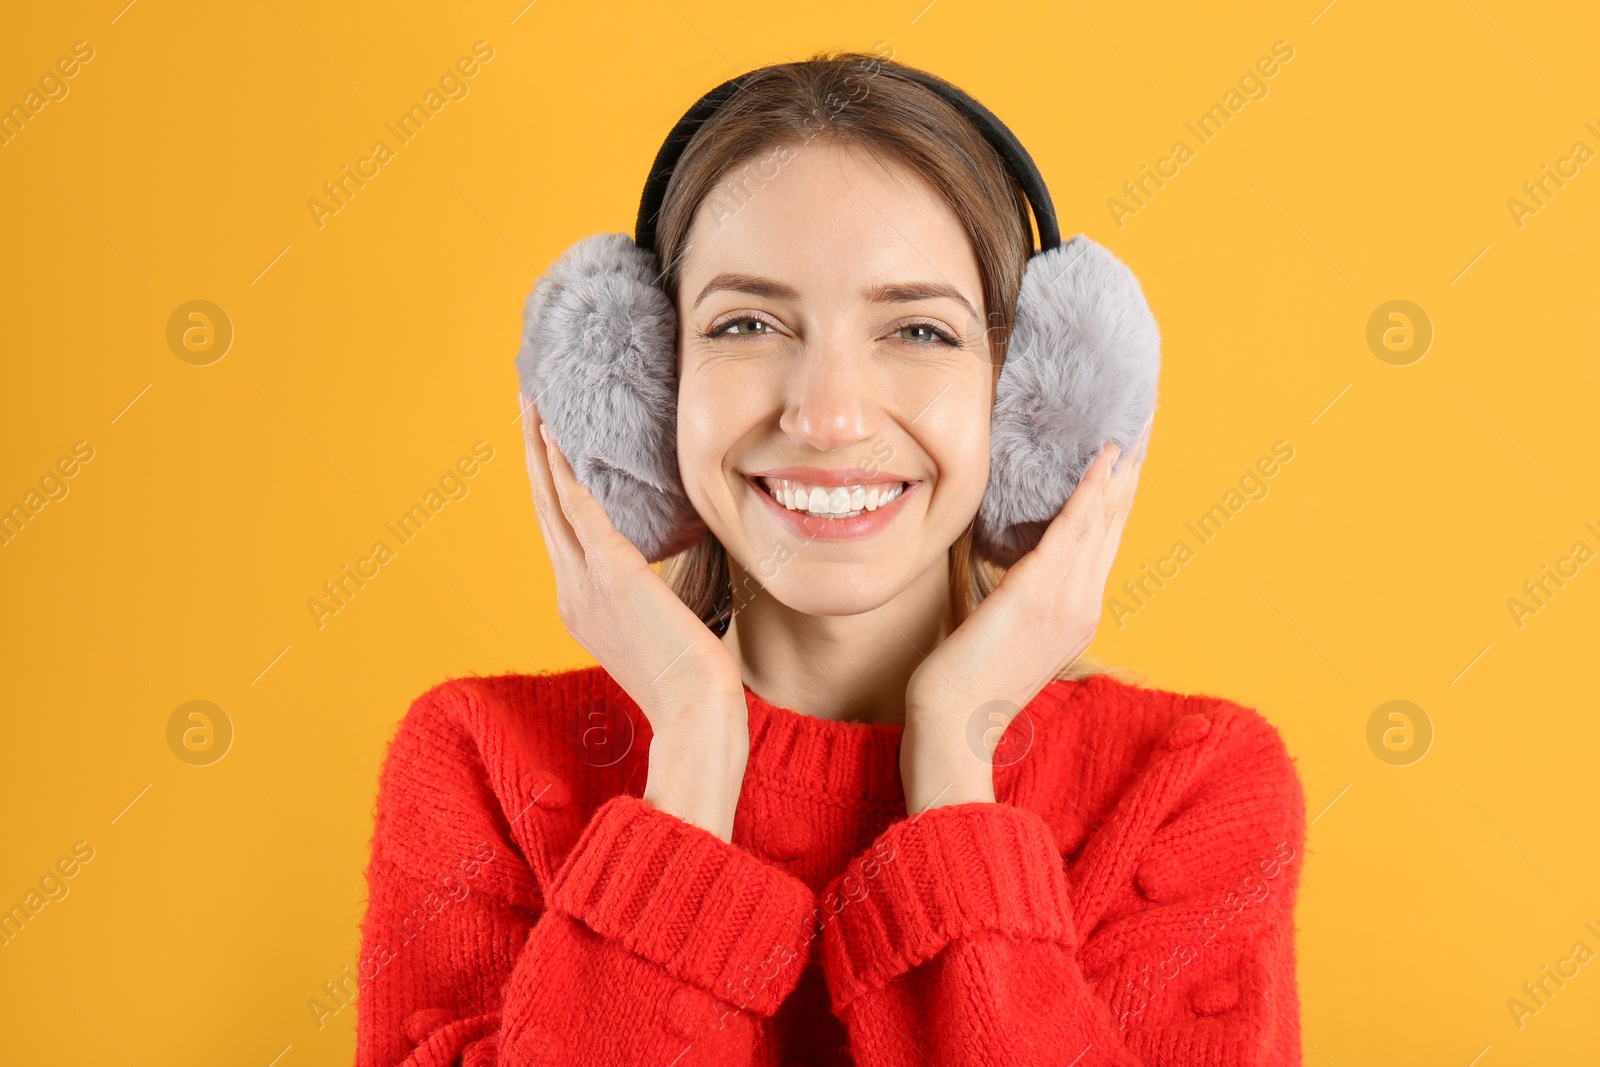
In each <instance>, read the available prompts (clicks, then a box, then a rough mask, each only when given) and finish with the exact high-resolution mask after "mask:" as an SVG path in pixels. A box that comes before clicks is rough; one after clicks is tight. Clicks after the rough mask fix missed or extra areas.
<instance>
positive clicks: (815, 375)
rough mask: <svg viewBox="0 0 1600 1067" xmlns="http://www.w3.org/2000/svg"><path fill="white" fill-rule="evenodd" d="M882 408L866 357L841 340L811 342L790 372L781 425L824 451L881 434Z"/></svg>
mask: <svg viewBox="0 0 1600 1067" xmlns="http://www.w3.org/2000/svg"><path fill="white" fill-rule="evenodd" d="M881 415H882V412H881V409H880V407H879V404H878V399H877V395H876V393H875V392H874V390H873V388H872V384H871V382H870V381H869V380H868V379H867V376H866V375H865V373H864V366H863V363H862V356H861V354H860V353H858V352H856V351H854V350H853V349H852V348H851V346H850V345H849V344H848V343H845V342H843V341H839V340H833V341H827V342H821V343H815V344H808V345H807V346H806V347H805V350H804V351H803V352H802V353H801V356H800V359H799V361H798V363H797V364H796V365H795V366H794V368H793V370H792V371H791V372H790V375H789V381H788V387H787V396H786V400H785V405H784V410H783V417H782V418H781V419H780V420H779V422H778V425H779V428H780V429H782V430H783V432H784V433H786V434H788V435H789V436H791V437H793V438H795V439H797V440H800V441H804V442H806V443H807V444H809V445H811V446H812V447H813V448H815V449H817V450H818V451H821V452H833V451H837V450H838V449H841V448H844V447H846V446H848V445H851V444H854V443H855V442H857V441H862V440H866V439H868V438H870V437H872V436H873V435H874V434H876V433H877V432H878V429H879V421H880V419H881Z"/></svg>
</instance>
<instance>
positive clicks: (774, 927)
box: [357, 53, 1304, 1067]
mask: <svg viewBox="0 0 1600 1067" xmlns="http://www.w3.org/2000/svg"><path fill="white" fill-rule="evenodd" d="M899 69H900V68H898V67H897V65H895V64H893V63H892V62H885V61H883V60H879V59H874V58H873V57H868V56H864V55H860V54H855V53H847V54H844V55H838V56H834V57H826V56H818V57H815V58H813V59H811V60H808V61H806V62H802V63H792V64H780V65H777V66H774V67H770V68H765V69H764V71H763V77H762V78H758V79H756V80H754V81H752V82H751V83H750V84H749V85H747V86H745V87H744V88H742V89H741V90H740V94H739V98H738V99H737V100H731V101H729V102H728V103H727V104H726V105H725V106H724V108H723V109H722V112H721V113H720V115H719V119H718V120H717V121H716V122H713V123H708V124H707V125H706V126H705V127H704V128H703V129H702V130H701V132H700V133H698V134H697V135H696V139H697V141H699V142H700V143H698V144H696V145H695V147H694V149H693V150H691V151H687V152H686V153H685V155H684V158H683V162H682V163H681V164H680V166H679V167H678V169H677V171H676V172H675V173H674V175H673V178H672V183H671V185H670V186H669V187H668V193H667V199H666V202H665V205H664V208H663V211H662V213H661V217H660V221H659V226H658V229H657V234H656V246H657V248H658V250H659V251H660V254H661V263H662V264H663V265H664V268H663V278H662V282H663V285H664V286H665V288H666V290H667V292H668V293H670V294H671V296H672V299H673V304H674V306H675V307H676V309H677V314H678V330H679V333H678V353H677V354H678V368H677V369H678V380H679V386H678V388H679V393H678V431H679V432H678V466H679V469H680V471H681V473H682V476H683V482H684V486H685V489H686V490H687V493H688V496H689V498H690V500H691V501H692V503H693V505H694V508H695V510H696V512H697V513H698V514H699V516H700V518H701V519H703V520H704V523H705V526H706V528H707V530H708V533H707V535H706V537H705V539H704V540H703V541H701V542H700V543H699V544H698V545H696V546H694V547H692V548H690V549H688V550H687V551H685V552H683V553H681V554H679V555H677V556H675V557H674V558H672V559H670V560H668V561H667V562H666V563H665V564H664V565H663V567H662V569H661V572H660V574H659V575H658V574H657V572H656V571H655V570H653V569H652V568H651V567H650V565H649V564H648V563H647V562H646V560H645V558H644V557H643V556H642V555H641V554H640V553H639V551H638V550H637V549H636V548H635V547H634V546H633V544H631V543H630V542H629V541H628V540H627V539H626V538H624V537H623V536H621V535H620V534H619V533H618V532H617V530H616V529H615V527H614V526H613V525H612V523H611V521H610V520H609V518H608V516H607V513H606V512H605V511H604V510H603V509H602V507H601V506H600V504H599V503H598V502H597V500H596V499H595V497H594V496H593V495H591V494H590V492H589V491H588V490H587V489H586V488H585V487H584V486H583V485H582V484H580V483H579V482H578V480H577V479H576V477H575V476H574V474H573V471H572V468H571V466H570V465H569V463H568V462H567V459H566V457H565V456H564V455H563V454H562V452H561V451H560V449H559V448H557V447H556V445H555V442H554V440H553V439H552V438H551V437H550V436H549V435H548V434H547V433H546V432H545V431H544V426H543V424H542V423H541V422H540V420H539V417H538V412H537V410H536V408H535V406H534V403H533V402H532V401H531V400H530V399H529V398H527V397H524V398H523V401H522V402H523V421H524V432H525V434H526V436H527V441H528V468H529V476H530V482H531V485H532V490H533V497H534V503H535V506H536V511H537V515H538V523H539V529H540V533H541V535H542V537H543V539H544V543H545V547H546V550H547V551H548V552H549V555H550V558H551V562H552V566H553V568H554V570H555V576H556V584H557V608H558V611H559V613H560V617H561V619H562V622H563V623H564V624H565V626H566V627H567V629H568V631H569V632H570V633H571V634H572V635H573V637H574V638H575V639H576V640H577V641H578V642H579V643H581V644H582V645H583V646H584V648H586V649H587V650H588V651H589V652H590V654H591V655H593V657H594V658H595V660H596V662H597V664H598V666H596V667H592V668H588V669H583V670H575V671H569V672H566V673H562V674H556V675H539V676H527V675H515V674H509V675H502V676H498V677H491V678H478V677H472V678H463V679H456V680H453V681H449V682H446V683H443V684H441V685H439V686H437V687H435V688H434V689H432V690H430V691H429V692H427V693H425V694H423V696H421V697H420V698H419V699H418V700H417V701H416V703H415V704H414V705H413V706H412V708H411V709H410V712H409V714H408V715H407V716H406V717H405V719H404V721H403V722H402V723H401V725H400V728H399V731H398V733H397V735H396V737H395V739H394V740H393V742H392V743H391V746H390V750H389V753H388V757H387V760H386V763H385V767H384V771H383V775H382V781H381V785H380V796H379V801H378V809H377V819H376V828H375V834H374V838H373V856H372V862H371V865H370V867H369V870H368V881H369V886H370V889H371V896H370V904H369V910H368V913H367V915H366V918H365V920H364V923H363V927H362V937H363V955H362V960H361V968H360V993H359V996H360V1012H359V1016H360V1020H359V1029H358V1054H357V1062H358V1063H359V1064H361V1065H363V1067H377V1065H380V1064H381V1065H390V1064H397V1063H406V1064H412V1065H422V1064H454V1063H462V1064H468V1065H471V1064H502V1063H503V1064H508V1065H532V1064H661V1065H663V1067H666V1065H681V1067H688V1065H690V1064H772V1065H779V1064H789V1063H816V1064H849V1063H854V1064H859V1065H869V1067H890V1065H901V1064H905V1065H910V1064H925V1063H933V1064H940V1065H947V1064H949V1065H954V1064H1041V1063H1060V1064H1078V1065H1081V1067H1090V1065H1097V1064H1118V1065H1135V1064H1202V1063H1204V1064H1211V1065H1233V1064H1274V1065H1278V1064H1290V1063H1295V1064H1298V1063H1300V1062H1301V1060H1300V1037H1299V1030H1298V1015H1299V1012H1298V1003H1297V999H1296V989H1295V976H1294V931H1293V905H1294V898H1295V889H1296V885H1297V882H1298V877H1299V869H1300V855H1301V851H1302V844H1303V838H1304V802H1303V797H1302V794H1301V789H1300V783H1299V780H1298V777H1297V775H1296V772H1295V770H1294V767H1293V763H1292V760H1291V759H1290V757H1289V756H1288V754H1287V753H1286V751H1285V748H1284V745H1283V743H1282V741H1281V739H1280V738H1279V736H1278V734H1277V733H1276V731H1275V730H1274V729H1273V728H1272V727H1271V726H1270V725H1269V724H1268V723H1267V722H1266V721H1265V720H1264V719H1263V718H1262V717H1260V716H1259V715H1258V714H1256V713H1255V712H1254V711H1252V710H1249V709H1247V708H1243V707H1240V706H1239V705H1236V704H1233V703H1231V702H1229V701H1226V700H1223V699H1220V698H1215V697H1209V696H1198V695H1183V694H1178V693H1171V692H1164V691H1160V690H1154V689H1146V688H1142V687H1139V686H1137V685H1134V684H1131V683H1129V682H1128V681H1126V680H1122V679H1119V678H1117V677H1115V676H1113V675H1111V674H1109V673H1106V672H1104V671H1101V670H1098V669H1096V668H1095V667H1094V666H1093V665H1092V664H1090V663H1088V662H1087V661H1086V660H1084V659H1083V658H1082V653H1083V651H1084V650H1085V648H1086V647H1087V646H1088V644H1089V641H1090V638H1091V637H1092V635H1093V633H1094V631H1095V627H1096V625H1097V622H1098V619H1099V615H1100V600H1101V596H1102V592H1103V589H1104V586H1105V581H1106V577H1107V574H1108V572H1109V569H1110V566H1111V561H1112V559H1113V557H1114V555H1115V552H1116V548H1117V544H1118V541H1119V539H1120V536H1121V532H1122V529H1123V525H1124V523H1125V521H1126V518H1127V514H1128V510H1129V507H1130V506H1131V504H1132V500H1133V495H1134V488H1135V485H1136V483H1137V479H1138V471H1139V467H1140V462H1141V460H1142V451H1143V446H1144V440H1145V438H1144V437H1141V439H1140V441H1139V443H1138V446H1137V447H1136V448H1134V449H1131V450H1130V451H1131V453H1132V454H1131V455H1130V456H1128V457H1126V458H1124V457H1122V456H1121V455H1119V453H1118V450H1117V449H1116V448H1115V447H1114V446H1108V447H1107V448H1106V449H1104V450H1103V452H1102V454H1100V455H1099V456H1098V457H1097V458H1096V460H1095V462H1094V463H1093V465H1092V466H1091V467H1090V468H1089V470H1088V473H1087V474H1086V475H1085V477H1084V478H1083V479H1082V481H1081V483H1080V484H1079V486H1078V488H1077V489H1076V490H1075V491H1074V493H1073V494H1072V497H1071V499H1070V500H1069V501H1068V502H1067V504H1066V506H1065V507H1064V508H1063V509H1062V511H1061V513H1060V514H1059V516H1058V517H1057V518H1056V519H1055V520H1054V521H1053V522H1051V523H1050V524H1049V526H1048V528H1047V530H1046V531H1045V532H1044V535H1043V538H1042V540H1041V541H1040V543H1039V545H1038V547H1037V548H1036V549H1034V550H1033V551H1032V552H1030V553H1028V554H1027V555H1025V556H1023V557H1022V558H1021V559H1020V560H1019V561H1018V562H1017V563H1016V564H1015V565H1013V566H1012V567H1011V568H1009V570H1006V571H1004V572H1001V571H1000V570H999V569H998V568H994V567H992V566H989V565H987V564H984V563H983V562H982V561H980V560H978V559H976V558H975V557H974V556H973V555H972V553H971V552H970V544H971V533H972V522H973V518H974V515H975V513H976V511H977V508H978V504H979V501H980V499H981V498H982V496H983V493H984V489H985V484H986V481H987V478H988V474H989V466H988V464H989V459H988V457H989V455H990V450H989V428H990V408H991V405H992V403H993V400H994V395H995V385H996V380H997V377H998V374H999V370H1000V367H1001V366H1002V364H1003V362H1004V355H1005V352H1004V346H1005V339H1006V330H1005V329H1003V328H1002V329H998V330H996V329H993V328H991V326H992V324H994V323H997V322H998V323H1000V324H1002V325H1003V324H1006V323H1009V322H1010V321H1011V320H1012V315H1013V313H1014V312H1015V309H1016V301H1017V293H1018V288H1019V283H1020V278H1021V274H1022V269H1023V266H1024V265H1025V262H1026V260H1027V258H1028V254H1029V251H1030V250H1031V234H1030V231H1029V228H1028V225H1029V224H1028V219H1027V214H1026V208H1025V206H1024V202H1023V201H1022V200H1021V199H1020V198H1019V196H1018V194H1017V192H1016V190H1015V186H1014V184H1013V182H1012V180H1011V179H1010V178H1009V177H1008V175H1007V172H1006V171H1005V169H1004V165H1003V163H1002V161H1001V159H1000V157H999V156H998V154H997V153H996V152H995V151H994V149H993V148H991V147H990V146H989V144H988V143H987V142H986V141H985V140H984V138H983V137H982V136H981V135H980V134H979V133H978V132H977V131H976V130H975V128H974V127H973V126H972V124H971V123H970V122H969V121H968V120H966V119H965V118H963V117H962V116H961V115H960V114H959V113H958V112H956V111H954V110H953V109H951V108H950V107H948V106H947V105H945V104H943V103H942V102H941V101H939V100H938V98H937V97H936V96H934V94H932V93H931V92H929V90H928V89H926V88H925V87H923V86H921V85H919V84H918V83H916V82H914V81H912V80H910V79H907V78H903V77H900V76H899V75H898V74H897V71H898V70H899ZM863 72H869V76H870V81H869V82H868V83H866V84H867V86H868V89H867V93H866V95H865V97H863V96H862V94H861V93H860V92H859V89H860V87H861V85H862V84H863V83H862V81H861V78H862V76H863ZM846 98H848V99H849V101H850V103H849V104H847V105H846V106H843V107H838V106H832V105H830V104H828V103H826V102H837V101H840V100H844V99H846ZM702 139H703V140H702ZM775 146H777V147H781V148H782V149H783V151H782V152H780V153H777V154H776V155H774V151H773V150H774V148H775ZM773 158H776V159H779V160H781V166H780V167H779V168H778V170H777V172H776V173H775V174H773V173H772V168H771V167H770V166H768V167H766V168H764V169H763V172H762V173H763V180H762V182H761V184H760V185H759V186H758V187H757V186H752V185H751V184H750V183H742V184H739V185H738V186H737V188H738V190H739V192H740V195H738V196H735V197H730V196H728V195H725V194H726V193H727V192H728V190H729V189H730V188H733V186H731V185H730V184H729V181H730V176H737V175H738V174H739V168H741V167H743V166H745V165H746V164H748V163H749V162H750V161H752V160H757V159H773ZM1148 432H1149V428H1148V424H1147V426H1146V429H1145V434H1146V435H1148Z"/></svg>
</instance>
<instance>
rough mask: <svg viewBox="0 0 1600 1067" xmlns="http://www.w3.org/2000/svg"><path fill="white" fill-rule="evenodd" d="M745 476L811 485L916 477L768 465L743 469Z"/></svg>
mask: <svg viewBox="0 0 1600 1067" xmlns="http://www.w3.org/2000/svg"><path fill="white" fill-rule="evenodd" d="M744 476H745V477H746V478H787V479H788V480H789V481H792V482H810V483H811V484H812V485H881V484H883V483H884V482H889V483H891V484H892V483H894V482H910V483H911V484H913V485H915V484H916V482H917V479H915V478H913V477H911V476H910V475H909V474H896V473H895V472H894V471H874V472H873V473H871V474H868V473H867V472H866V471H864V470H862V469H861V468H860V467H806V466H799V467H768V468H766V469H765V470H759V471H745V472H744Z"/></svg>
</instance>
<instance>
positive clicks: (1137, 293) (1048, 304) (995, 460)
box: [973, 234, 1161, 566]
mask: <svg viewBox="0 0 1600 1067" xmlns="http://www.w3.org/2000/svg"><path fill="white" fill-rule="evenodd" d="M1160 367H1161V335H1160V332H1159V331H1158V330H1157V328H1156V321H1155V318H1154V317H1153V316H1152V315H1151V314H1150V307H1149V305H1148V304H1146V303H1145V299H1144V292H1143V291H1142V290H1141V289H1140V288H1139V281H1138V279H1137V278H1135V277H1134V275H1133V272H1132V271H1131V270H1129V269H1128V268H1127V266H1126V265H1124V264H1123V263H1122V261H1121V260H1119V259H1117V257H1116V256H1114V255H1112V254H1111V252H1110V251H1109V250H1108V249H1106V248H1105V247H1104V246H1102V245H1099V244H1096V243H1095V242H1093V241H1091V240H1089V239H1088V238H1087V237H1084V236H1083V235H1081V234H1080V235H1078V236H1077V237H1074V238H1072V239H1071V240H1070V241H1067V242H1065V243H1063V244H1061V245H1059V246H1057V247H1056V248H1053V249H1051V250H1050V251H1049V252H1044V253H1041V254H1039V255H1036V256H1034V257H1033V258H1032V259H1030V260H1029V261H1028V267H1027V270H1026V271H1024V273H1023V276H1022V289H1021V292H1020V294H1019V296H1018V299H1017V317H1016V322H1015V324H1014V326H1013V329H1012V333H1011V339H1010V344H1009V346H1008V348H1007V351H1006V357H1005V365H1004V366H1003V367H1002V368H1001V371H1000V381H999V384H998V385H997V387H996V390H995V407H994V419H993V423H992V426H991V429H990V447H989V456H990V466H989V487H988V489H987V490H986V491H985V493H984V497H983V502H982V504H981V505H980V506H979V509H978V518H977V522H976V523H975V524H974V528H973V547H974V549H975V550H976V551H978V552H979V553H981V554H982V555H984V556H986V557H987V558H989V559H991V560H993V561H994V562H996V563H999V564H1001V565H1003V566H1010V565H1011V564H1012V563H1014V562H1016V560H1017V559H1018V558H1020V557H1021V556H1022V555H1023V554H1024V553H1026V552H1028V551H1029V550H1031V549H1032V548H1033V547H1034V546H1035V545H1036V544H1038V543H1039V538H1040V537H1042V536H1043V535H1044V531H1045V527H1047V526H1048V525H1049V524H1050V520H1051V519H1053V518H1055V516H1056V515H1057V514H1058V513H1059V512H1060V511H1061V509H1062V507H1063V506H1065V504H1066V502H1067V498H1068V497H1069V496H1070V495H1071V494H1072V490H1073V489H1074V488H1076V486H1077V484H1078V482H1079V480H1080V479H1081V478H1082V477H1083V475H1084V472H1085V471H1087V470H1088V468H1089V464H1090V463H1092V462H1094V457H1095V454H1096V453H1097V452H1098V451H1099V450H1100V448H1101V447H1102V446H1103V445H1104V444H1105V443H1106V442H1108V441H1109V442H1113V443H1115V444H1116V445H1117V446H1118V447H1119V448H1122V449H1124V450H1126V449H1128V448H1130V447H1131V446H1132V445H1133V444H1134V442H1135V440H1136V439H1137V438H1138V436H1139V431H1140V430H1142V429H1143V428H1144V423H1145V419H1146V418H1148V417H1149V416H1150V415H1151V413H1152V412H1153V411H1154V410H1155V402H1156V378H1157V376H1158V374H1159V372H1160Z"/></svg>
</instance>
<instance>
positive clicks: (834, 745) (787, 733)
mask: <svg viewBox="0 0 1600 1067" xmlns="http://www.w3.org/2000/svg"><path fill="white" fill-rule="evenodd" d="M744 694H745V704H746V706H747V707H748V708H749V724H750V758H749V761H748V762H747V764H746V766H745V777H746V778H747V779H748V778H754V779H756V780H758V781H761V782H764V783H767V784H771V785H776V786H779V787H783V788H787V789H788V790H792V791H795V792H803V793H806V794H811V795H818V794H826V795H831V796H837V797H839V798H841V799H847V800H849V801H850V802H851V803H852V804H868V805H873V806H883V807H889V808H893V807H895V806H897V805H899V806H903V805H904V804H905V792H904V789H903V788H902V786H901V784H900V738H901V735H902V734H904V732H905V727H903V726H900V725H898V724H891V723H864V722H845V721H841V720H838V719H823V718H818V717H817V716H814V715H806V714H804V713H802V712H798V711H795V710H793V709H792V708H785V707H780V706H779V705H776V704H773V703H771V702H770V701H768V700H766V699H764V698H763V697H762V696H761V695H760V694H758V693H757V692H756V691H755V690H753V689H751V688H750V686H749V685H748V684H746V685H745V687H744Z"/></svg>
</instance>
